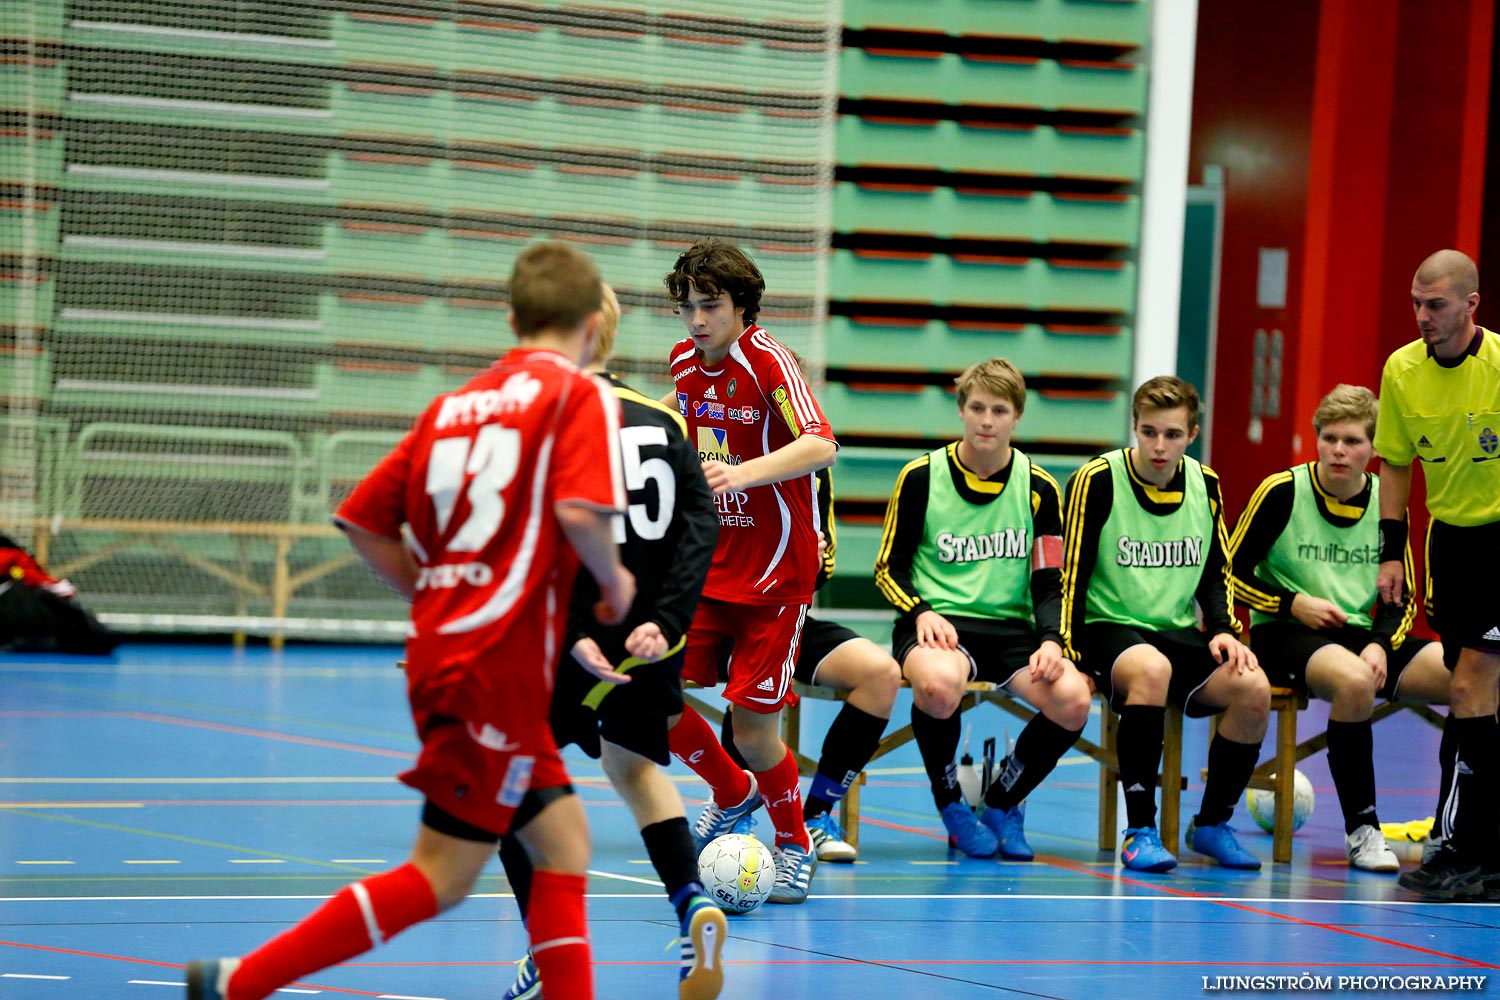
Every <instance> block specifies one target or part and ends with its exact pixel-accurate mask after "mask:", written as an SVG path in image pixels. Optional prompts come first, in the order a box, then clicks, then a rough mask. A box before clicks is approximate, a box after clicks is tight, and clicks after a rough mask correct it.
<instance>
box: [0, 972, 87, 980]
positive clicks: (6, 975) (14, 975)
mask: <svg viewBox="0 0 1500 1000" xmlns="http://www.w3.org/2000/svg"><path fill="white" fill-rule="evenodd" d="M72 978H73V977H72V976H43V975H38V974H32V973H26V972H0V979H72Z"/></svg>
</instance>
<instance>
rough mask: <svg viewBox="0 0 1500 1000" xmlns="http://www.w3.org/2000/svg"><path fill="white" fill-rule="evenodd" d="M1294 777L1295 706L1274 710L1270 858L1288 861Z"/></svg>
mask: <svg viewBox="0 0 1500 1000" xmlns="http://www.w3.org/2000/svg"><path fill="white" fill-rule="evenodd" d="M1296 777H1297V707H1296V706H1295V705H1293V706H1291V707H1289V708H1280V709H1277V711H1276V791H1275V794H1276V807H1275V812H1274V813H1273V815H1272V820H1273V822H1272V825H1271V830H1272V838H1271V859H1272V860H1273V861H1278V862H1280V861H1290V860H1292V809H1293V807H1294V805H1295V802H1294V800H1295V797H1296V791H1295V790H1296V787H1297V785H1296Z"/></svg>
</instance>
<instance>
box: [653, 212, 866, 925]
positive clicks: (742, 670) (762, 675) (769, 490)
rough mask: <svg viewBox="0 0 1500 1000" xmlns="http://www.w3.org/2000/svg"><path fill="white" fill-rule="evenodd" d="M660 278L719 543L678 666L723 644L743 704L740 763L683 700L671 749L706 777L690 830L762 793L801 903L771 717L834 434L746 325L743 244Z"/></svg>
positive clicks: (808, 861) (751, 313)
mask: <svg viewBox="0 0 1500 1000" xmlns="http://www.w3.org/2000/svg"><path fill="white" fill-rule="evenodd" d="M665 281H666V285H667V291H668V292H669V293H670V295H671V297H672V301H673V302H675V303H676V305H677V309H678V313H679V314H680V315H681V316H682V321H683V324H684V325H685V326H686V327H687V332H688V336H687V337H686V338H684V339H683V340H681V341H679V342H678V343H677V345H676V346H675V347H674V348H673V349H672V354H671V365H672V381H673V382H674V384H675V389H676V395H675V399H676V404H677V408H678V410H679V411H680V412H681V413H682V415H683V417H684V418H685V419H686V420H687V424H688V434H689V437H690V438H691V439H692V440H693V441H694V442H696V444H697V446H698V457H699V459H700V460H702V462H703V472H704V475H705V476H706V477H707V479H708V485H709V486H710V487H711V488H712V489H713V491H714V496H715V500H716V502H717V504H718V508H719V543H718V547H717V549H716V550H715V551H714V559H713V565H712V568H710V570H709V573H708V583H707V585H706V586H705V587H704V588H703V600H702V602H701V603H700V604H699V606H698V613H697V614H696V615H695V616H694V618H693V625H692V628H691V630H690V631H689V633H688V647H687V661H686V664H685V665H684V667H683V672H682V675H683V677H684V678H686V679H688V680H692V681H696V682H697V683H699V684H702V685H704V686H712V685H713V684H715V683H717V680H718V666H719V663H720V662H722V652H723V650H724V648H725V647H727V646H732V647H733V652H732V653H731V654H730V658H729V683H728V685H727V686H726V687H725V691H724V696H725V697H726V698H727V699H728V700H729V701H730V702H732V703H733V704H734V705H735V707H736V708H737V709H743V711H737V712H736V713H735V745H736V747H737V748H738V749H739V751H740V753H741V754H743V755H744V758H745V762H746V763H747V764H748V765H749V766H750V771H745V770H742V769H741V768H739V767H738V766H737V765H735V763H734V762H733V761H732V760H731V759H730V757H729V755H728V754H727V753H725V752H724V750H723V748H722V747H720V746H719V743H718V740H717V738H716V734H715V733H714V731H713V729H712V728H711V727H710V726H709V725H708V723H707V722H705V721H704V719H703V718H702V717H701V716H700V715H698V714H697V713H696V712H694V711H693V710H692V709H691V708H688V709H687V710H686V711H685V712H684V713H683V717H682V720H681V721H680V722H679V723H678V725H677V726H676V727H675V728H674V729H673V730H672V752H673V754H675V755H676V756H677V757H678V758H679V759H680V760H682V761H683V762H684V763H686V764H687V765H688V766H689V767H691V768H693V770H694V771H696V772H697V773H698V774H699V775H700V776H701V777H703V779H704V780H705V781H707V782H708V783H709V784H710V785H711V786H712V787H713V792H714V798H713V801H712V802H710V803H709V804H708V805H707V806H706V807H705V808H704V810H703V814H702V815H701V816H699V818H698V822H697V825H696V827H695V830H694V833H695V835H696V836H697V838H698V840H699V843H700V845H701V844H704V843H707V842H708V841H710V840H712V839H713V838H714V837H717V836H720V835H722V834H725V833H728V832H729V831H730V828H731V827H732V826H733V825H734V822H735V820H737V819H739V818H740V817H741V816H743V815H745V814H746V813H748V812H749V811H750V810H752V809H753V808H754V807H755V805H756V803H757V802H758V801H759V800H760V799H762V798H763V799H764V801H765V803H766V809H767V812H769V813H770V816H771V821H772V823H773V824H774V825H775V827H776V845H775V846H776V850H775V854H776V887H775V889H774V890H772V893H771V896H770V901H771V902H773V903H800V902H802V901H803V900H805V899H806V898H807V887H808V882H809V881H810V879H811V878H812V872H813V869H814V867H815V866H816V864H817V858H816V855H814V853H813V852H812V849H811V847H812V845H811V841H810V840H809V838H808V834H807V828H806V826H805V825H804V823H803V820H802V794H801V790H800V789H799V787H798V784H797V779H798V774H797V763H796V760H795V758H794V757H793V756H792V753H791V751H790V750H789V749H788V748H787V746H786V744H784V743H782V741H781V736H780V728H779V724H780V713H781V708H782V706H783V705H792V704H796V698H797V696H796V695H795V694H794V693H793V692H792V671H793V668H794V667H795V665H796V661H797V647H798V643H799V642H800V640H801V634H802V623H803V619H804V618H805V616H806V614H807V608H808V605H809V604H810V603H811V602H812V594H813V589H814V584H815V582H816V580H817V575H818V562H819V561H818V531H819V528H820V525H819V524H818V504H817V484H816V482H815V481H814V476H813V474H814V473H815V472H817V470H819V469H823V468H827V467H828V466H830V465H832V464H833V460H834V458H835V457H836V456H837V454H838V444H837V442H836V441H835V440H834V437H833V431H832V429H831V428H830V427H829V426H828V420H827V418H826V417H824V416H823V411H822V409H821V408H820V407H819V406H818V402H817V400H815V399H814V398H813V395H812V392H811V391H809V389H808V387H807V382H806V381H805V380H804V379H803V377H802V370H801V367H800V366H799V365H798V364H797V362H796V360H795V358H794V357H793V356H792V353H791V351H789V350H788V349H787V348H786V347H784V346H783V345H782V344H781V343H779V342H778V341H777V340H776V339H775V338H774V337H772V336H771V335H770V334H769V333H767V332H766V331H765V330H763V329H761V328H760V327H759V326H757V325H756V324H755V317H756V316H757V315H758V313H759V311H760V297H761V295H762V293H763V292H764V291H765V279H764V278H763V277H762V276H761V273H760V270H759V269H758V268H757V267H756V266H755V264H754V262H753V261H751V260H750V258H749V257H748V256H746V254H745V253H744V251H742V250H741V249H740V248H739V247H737V246H735V245H734V244H732V243H728V242H726V241H724V240H718V239H709V240H703V241H701V242H699V243H695V244H694V245H693V246H692V247H690V248H689V249H688V250H687V251H685V252H684V253H683V254H682V255H681V256H680V257H678V258H677V263H676V265H675V266H674V267H673V268H672V270H671V272H669V273H668V274H667V275H666V277H665ZM668 401H669V402H670V399H669V400H668ZM751 772H753V774H752V773H751Z"/></svg>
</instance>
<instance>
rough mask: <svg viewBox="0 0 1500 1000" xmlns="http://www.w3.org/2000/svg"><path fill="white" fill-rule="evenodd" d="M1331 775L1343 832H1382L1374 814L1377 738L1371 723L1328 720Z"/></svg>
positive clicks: (1329, 770)
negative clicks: (1365, 829)
mask: <svg viewBox="0 0 1500 1000" xmlns="http://www.w3.org/2000/svg"><path fill="white" fill-rule="evenodd" d="M1328 773H1329V774H1330V775H1332V776H1333V787H1334V789H1335V790H1336V791H1337V792H1338V793H1339V808H1340V809H1342V810H1343V811H1344V832H1345V833H1353V832H1354V831H1355V830H1357V829H1359V828H1360V827H1362V826H1373V827H1375V828H1376V829H1377V830H1378V829H1379V828H1380V817H1379V816H1378V815H1377V814H1376V812H1375V737H1374V730H1373V728H1372V727H1371V723H1370V720H1369V719H1366V720H1364V721H1363V722H1335V721H1334V720H1332V719H1329V720H1328Z"/></svg>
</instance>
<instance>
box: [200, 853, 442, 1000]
mask: <svg viewBox="0 0 1500 1000" xmlns="http://www.w3.org/2000/svg"><path fill="white" fill-rule="evenodd" d="M436 915H437V897H435V896H434V895H433V894H432V886H431V885H429V884H428V882H427V876H425V875H423V874H422V873H421V872H419V871H417V869H416V867H415V866H414V865H412V864H410V863H408V864H404V865H402V866H401V867H400V868H397V869H395V870H393V871H388V872H386V873H385V874H383V875H376V876H374V877H372V878H367V879H365V880H364V881H363V882H355V883H354V884H353V885H347V886H345V887H344V888H342V889H340V890H339V891H338V893H337V894H336V895H335V896H334V897H333V898H332V899H330V900H329V901H328V902H326V903H324V904H323V905H322V906H320V907H319V908H318V909H317V910H315V911H313V913H312V915H311V916H309V917H308V918H307V919H306V920H303V921H302V923H300V924H298V925H297V926H296V927H293V928H292V929H291V930H289V931H286V932H285V933H283V934H279V935H277V936H276V937H274V938H272V939H271V940H270V941H267V942H266V943H265V944H263V945H261V946H260V947H259V948H257V949H256V950H255V951H253V952H251V953H250V954H248V955H246V956H245V957H244V958H242V959H241V960H240V967H239V968H238V969H237V970H235V973H234V975H233V976H232V977H230V980H229V1000H261V998H262V997H266V996H269V995H270V994H271V993H273V992H274V991H276V990H278V989H280V988H281V987H283V986H285V985H286V984H287V983H294V982H296V981H297V980H299V979H301V978H302V977H303V976H306V975H309V974H311V973H314V972H317V971H318V970H319V969H326V968H328V966H330V965H337V964H339V963H340V962H344V961H347V960H349V959H351V958H353V957H354V956H355V955H362V954H364V953H365V952H367V951H369V950H370V949H371V948H373V947H375V946H376V945H378V944H384V943H385V941H386V940H387V939H389V938H392V937H395V936H396V935H397V934H399V933H400V932H401V931H404V930H406V928H408V927H410V926H411V925H412V924H415V923H420V922H421V921H423V920H426V919H428V918H429V917H433V916H436Z"/></svg>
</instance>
